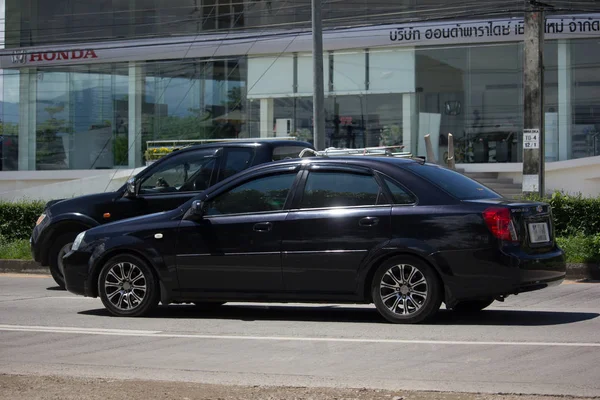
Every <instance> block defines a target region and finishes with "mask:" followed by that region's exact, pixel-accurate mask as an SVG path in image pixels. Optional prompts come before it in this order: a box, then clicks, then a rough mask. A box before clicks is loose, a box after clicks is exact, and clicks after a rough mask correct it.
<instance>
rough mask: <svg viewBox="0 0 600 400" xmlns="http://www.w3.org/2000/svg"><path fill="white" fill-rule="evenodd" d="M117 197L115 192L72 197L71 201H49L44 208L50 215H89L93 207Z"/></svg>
mask: <svg viewBox="0 0 600 400" xmlns="http://www.w3.org/2000/svg"><path fill="white" fill-rule="evenodd" d="M117 196H118V193H117V192H104V193H96V194H89V195H85V196H79V197H73V198H71V199H64V200H51V201H49V202H48V203H46V208H47V210H48V211H50V213H52V215H58V214H63V213H73V212H77V213H81V214H89V213H90V210H92V209H93V207H94V206H96V205H98V204H103V203H106V202H109V201H112V200H114V199H115V198H116V197H117Z"/></svg>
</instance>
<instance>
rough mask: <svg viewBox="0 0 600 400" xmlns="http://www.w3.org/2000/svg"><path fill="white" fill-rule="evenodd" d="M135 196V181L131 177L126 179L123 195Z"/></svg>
mask: <svg viewBox="0 0 600 400" xmlns="http://www.w3.org/2000/svg"><path fill="white" fill-rule="evenodd" d="M136 196H137V182H136V181H135V178H131V179H129V180H128V181H127V187H126V189H125V197H132V198H133V197H136Z"/></svg>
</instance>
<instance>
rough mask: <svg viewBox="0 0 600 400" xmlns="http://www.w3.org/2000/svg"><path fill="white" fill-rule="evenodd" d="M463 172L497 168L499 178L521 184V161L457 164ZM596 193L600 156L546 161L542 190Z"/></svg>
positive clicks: (599, 181) (599, 188)
mask: <svg viewBox="0 0 600 400" xmlns="http://www.w3.org/2000/svg"><path fill="white" fill-rule="evenodd" d="M459 168H462V169H464V170H465V171H466V172H498V177H499V178H510V179H512V180H513V182H515V183H518V184H521V183H522V182H523V173H522V166H521V164H508V163H507V164H461V165H460V166H459ZM557 190H558V191H563V192H565V193H569V194H579V193H581V194H582V195H584V196H590V197H598V196H600V156H598V157H586V158H580V159H577V160H567V161H557V162H551V163H546V191H548V192H554V191H557Z"/></svg>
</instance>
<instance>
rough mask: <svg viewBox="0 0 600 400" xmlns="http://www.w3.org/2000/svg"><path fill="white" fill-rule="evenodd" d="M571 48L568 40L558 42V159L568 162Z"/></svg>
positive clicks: (571, 116)
mask: <svg viewBox="0 0 600 400" xmlns="http://www.w3.org/2000/svg"><path fill="white" fill-rule="evenodd" d="M571 68H572V67H571V46H570V44H569V41H568V40H559V41H558V159H559V160H561V161H562V160H568V159H569V158H570V155H571V127H572V123H573V111H572V103H571V99H572V95H573V93H572V92H573V91H572V88H573V75H572V69H571Z"/></svg>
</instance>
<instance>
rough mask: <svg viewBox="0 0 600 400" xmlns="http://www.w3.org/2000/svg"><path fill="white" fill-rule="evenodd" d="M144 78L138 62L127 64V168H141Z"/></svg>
mask: <svg viewBox="0 0 600 400" xmlns="http://www.w3.org/2000/svg"><path fill="white" fill-rule="evenodd" d="M143 85H144V77H143V75H142V65H141V64H140V63H139V62H135V61H131V62H129V96H128V108H129V115H128V125H129V132H128V135H129V136H128V138H129V141H128V143H129V168H137V167H141V166H142V100H143V97H142V94H143V93H142V89H143Z"/></svg>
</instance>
